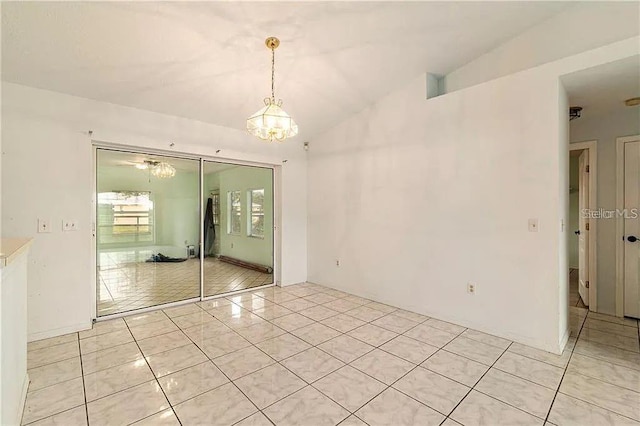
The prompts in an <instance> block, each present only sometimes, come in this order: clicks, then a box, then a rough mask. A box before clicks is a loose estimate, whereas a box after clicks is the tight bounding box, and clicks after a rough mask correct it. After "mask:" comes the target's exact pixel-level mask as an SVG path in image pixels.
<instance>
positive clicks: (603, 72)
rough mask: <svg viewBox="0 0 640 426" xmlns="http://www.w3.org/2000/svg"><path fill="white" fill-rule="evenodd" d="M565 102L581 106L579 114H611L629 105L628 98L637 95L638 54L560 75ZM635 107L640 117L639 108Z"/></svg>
mask: <svg viewBox="0 0 640 426" xmlns="http://www.w3.org/2000/svg"><path fill="white" fill-rule="evenodd" d="M562 83H563V85H564V87H565V89H566V90H567V95H568V96H569V103H570V104H571V105H572V106H581V107H582V108H583V111H582V116H583V117H594V116H599V115H604V114H611V113H614V112H616V111H620V110H623V109H627V108H630V107H628V106H626V105H625V104H624V101H625V100H626V99H629V98H634V97H640V56H639V55H636V56H632V57H630V58H627V59H623V60H620V61H615V62H610V63H608V64H605V65H600V66H597V67H593V68H588V69H585V70H581V71H578V72H575V73H572V74H568V75H566V76H563V77H562ZM632 108H636V109H637V110H638V120H640V107H638V106H636V107H632Z"/></svg>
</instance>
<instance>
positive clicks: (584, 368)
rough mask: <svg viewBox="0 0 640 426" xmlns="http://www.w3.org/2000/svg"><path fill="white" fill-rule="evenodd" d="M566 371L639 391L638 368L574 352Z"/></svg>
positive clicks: (639, 372)
mask: <svg viewBox="0 0 640 426" xmlns="http://www.w3.org/2000/svg"><path fill="white" fill-rule="evenodd" d="M567 371H568V372H573V373H579V374H582V375H585V376H589V377H593V378H595V379H598V380H602V381H603V382H607V383H611V384H613V385H616V386H620V387H622V388H626V389H629V390H632V391H635V392H640V370H634V369H632V368H627V367H622V366H620V365H616V364H612V363H610V362H606V361H602V360H599V359H597V358H591V357H588V356H584V355H581V354H578V353H574V354H573V356H572V357H571V361H570V362H569V367H568V369H567Z"/></svg>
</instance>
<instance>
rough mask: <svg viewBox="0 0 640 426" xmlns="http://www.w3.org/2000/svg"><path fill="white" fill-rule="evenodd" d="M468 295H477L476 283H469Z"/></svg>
mask: <svg viewBox="0 0 640 426" xmlns="http://www.w3.org/2000/svg"><path fill="white" fill-rule="evenodd" d="M467 293H469V294H476V285H475V284H474V283H467Z"/></svg>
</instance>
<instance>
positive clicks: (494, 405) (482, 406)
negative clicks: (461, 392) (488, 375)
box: [451, 390, 544, 426]
mask: <svg viewBox="0 0 640 426" xmlns="http://www.w3.org/2000/svg"><path fill="white" fill-rule="evenodd" d="M451 418H452V419H453V420H455V421H457V422H459V423H460V424H462V425H464V426H496V425H500V424H504V425H510V426H516V425H519V426H520V425H521V426H529V425H531V426H541V425H542V424H543V423H544V420H543V419H540V418H538V417H535V416H532V415H531V414H528V413H525V412H524V411H521V410H518V409H517V408H514V407H512V406H510V405H508V404H505V403H504V402H501V401H498V400H497V399H494V398H491V397H490V396H487V395H484V394H482V393H480V392H476V391H475V390H472V391H471V393H470V394H469V395H468V396H467V397H466V398H465V399H463V400H462V402H461V403H460V405H458V407H457V408H456V409H455V410H454V411H453V413H451Z"/></svg>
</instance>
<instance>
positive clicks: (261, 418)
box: [23, 284, 640, 426]
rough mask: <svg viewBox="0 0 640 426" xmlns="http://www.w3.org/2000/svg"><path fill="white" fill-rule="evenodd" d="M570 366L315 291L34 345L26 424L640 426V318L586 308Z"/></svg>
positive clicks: (271, 293)
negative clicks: (549, 425)
mask: <svg viewBox="0 0 640 426" xmlns="http://www.w3.org/2000/svg"><path fill="white" fill-rule="evenodd" d="M570 310H571V329H572V337H571V339H570V341H569V344H568V345H567V348H566V349H565V351H564V353H563V354H562V355H554V354H551V353H547V352H543V351H540V350H537V349H533V348H530V347H527V346H524V345H521V344H517V343H512V342H510V341H508V340H505V339H501V338H498V337H494V336H490V335H487V334H483V333H480V332H477V331H474V330H470V329H466V328H464V327H460V326H457V325H455V324H450V323H446V322H443V321H439V320H437V319H433V318H427V317H424V316H421V315H418V314H415V313H412V312H407V311H403V310H398V309H396V308H394V307H391V306H387V305H382V304H379V303H376V302H371V301H369V300H366V299H362V298H360V297H357V296H353V295H349V294H346V293H343V292H340V291H336V290H332V289H329V288H326V287H321V286H317V285H313V284H303V285H297V286H292V287H286V288H284V289H280V288H274V287H272V288H267V289H262V290H257V291H254V292H251V293H245V294H243V295H239V296H235V297H231V298H223V299H217V300H212V301H206V302H199V303H195V304H188V305H184V306H180V307H175V308H171V309H166V310H164V311H157V312H152V313H146V314H142V315H136V316H130V317H127V318H124V319H117V320H111V321H108V322H100V323H97V324H96V325H95V327H94V328H93V329H92V330H89V331H84V332H81V333H79V334H78V333H73V334H69V335H65V336H60V337H57V338H53V339H48V340H44V341H39V342H33V343H30V344H29V359H28V363H29V375H30V378H31V385H30V387H29V393H28V395H27V403H26V407H25V413H24V418H23V423H24V424H30V423H33V424H38V425H44V424H59V425H65V426H67V425H77V424H86V423H87V421H88V422H89V424H90V425H119V424H136V425H178V424H182V425H232V424H236V425H242V426H247V425H271V424H275V425H305V426H322V425H336V424H341V425H343V426H353V425H365V424H368V425H371V426H375V425H394V426H396V425H397V426H400V425H439V424H442V425H446V426H457V425H460V424H462V425H468V426H469V425H479V424H483V425H516V424H524V425H528V424H531V425H542V424H545V422H546V424H555V425H565V424H567V425H607V424H616V425H630V424H640V346H639V339H638V321H636V320H631V319H618V318H614V317H609V316H605V315H599V314H589V315H587V311H586V310H584V309H580V308H575V307H571V308H570Z"/></svg>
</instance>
